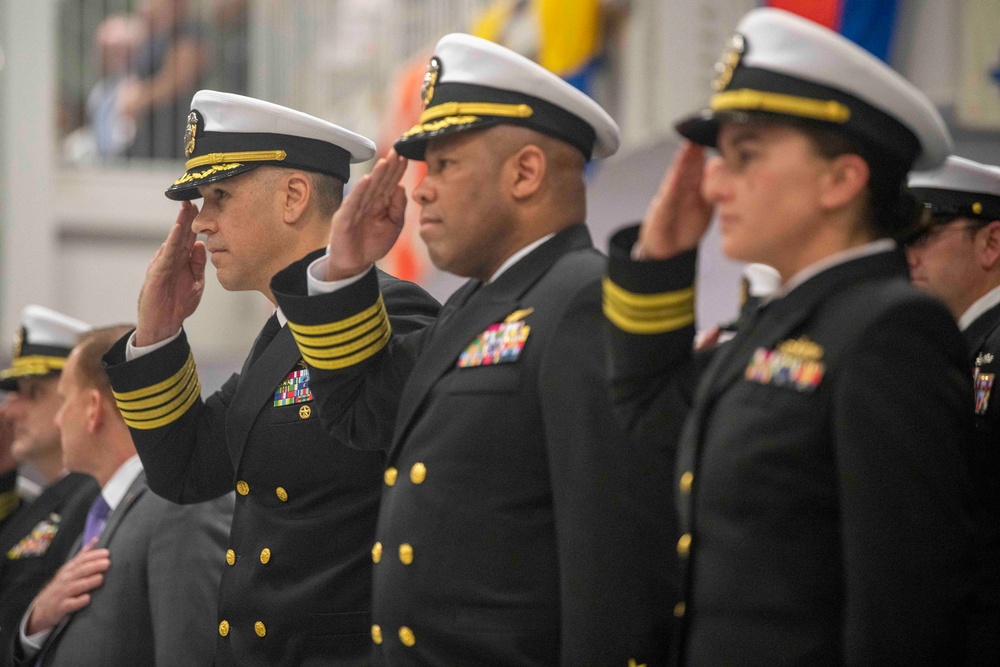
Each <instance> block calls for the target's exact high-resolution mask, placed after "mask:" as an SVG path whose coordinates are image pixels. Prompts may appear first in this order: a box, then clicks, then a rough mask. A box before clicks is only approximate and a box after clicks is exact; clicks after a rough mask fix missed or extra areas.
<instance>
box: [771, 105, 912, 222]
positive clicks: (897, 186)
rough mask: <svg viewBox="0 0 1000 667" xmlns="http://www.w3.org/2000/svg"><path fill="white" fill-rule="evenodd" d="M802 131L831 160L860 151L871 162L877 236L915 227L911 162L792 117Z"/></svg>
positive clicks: (870, 214) (870, 212)
mask: <svg viewBox="0 0 1000 667" xmlns="http://www.w3.org/2000/svg"><path fill="white" fill-rule="evenodd" d="M788 123H789V124H790V125H792V126H793V127H795V128H797V129H799V130H801V131H802V133H803V134H805V135H806V136H807V137H809V139H810V141H812V143H813V145H814V146H815V147H816V150H817V152H818V153H819V154H820V155H822V156H823V157H825V158H827V159H828V160H832V159H833V158H835V157H838V156H840V155H848V154H854V155H859V156H861V158H862V159H863V160H864V161H865V162H867V163H868V170H869V176H868V186H867V188H866V189H867V197H866V200H865V207H864V213H863V215H864V217H865V221H866V223H867V224H868V226H869V227H870V229H871V230H872V232H874V234H875V236H876V237H877V238H885V237H888V238H893V239H895V238H897V237H898V236H899V235H900V234H901V233H902V232H904V231H905V230H908V229H911V228H912V227H913V225H914V224H915V223H916V220H917V216H918V215H919V214H920V206H919V204H918V202H917V200H916V199H915V198H914V197H913V196H912V195H911V194H910V192H909V190H907V189H906V175H907V172H908V171H909V165H903V164H900V163H899V161H897V160H891V159H889V158H888V157H887V156H885V155H883V154H880V153H879V152H877V151H876V150H875V149H873V148H870V147H868V146H866V145H864V144H862V143H861V142H859V141H857V140H855V139H854V138H852V137H850V136H848V135H846V134H844V133H843V132H840V131H838V130H837V129H835V128H832V127H829V126H827V125H822V124H820V123H814V122H810V121H807V120H797V119H788Z"/></svg>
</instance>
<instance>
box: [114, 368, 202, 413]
mask: <svg viewBox="0 0 1000 667" xmlns="http://www.w3.org/2000/svg"><path fill="white" fill-rule="evenodd" d="M200 386H201V382H199V381H198V376H197V375H192V376H191V378H190V379H189V380H188V381H187V383H186V384H184V385H182V386H181V387H179V390H178V391H171V392H170V394H162V395H161V396H157V398H158V399H160V400H159V401H157V403H156V405H155V406H154V407H147V408H143V409H140V410H131V409H129V408H130V407H131V406H129V405H128V404H127V403H118V410H119V411H120V412H121V413H122V417H124V418H125V419H154V418H156V417H162V416H163V415H165V414H167V413H169V412H172V411H173V410H174V409H175V408H176V407H177V406H178V405H180V404H181V403H183V402H184V401H185V400H186V399H187V397H188V396H189V395H190V393H191V389H192V387H193V388H195V389H198V388H199V387H200Z"/></svg>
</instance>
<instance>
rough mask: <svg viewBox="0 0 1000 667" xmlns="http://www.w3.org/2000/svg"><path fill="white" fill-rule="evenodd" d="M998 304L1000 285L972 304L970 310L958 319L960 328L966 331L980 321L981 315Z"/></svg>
mask: <svg viewBox="0 0 1000 667" xmlns="http://www.w3.org/2000/svg"><path fill="white" fill-rule="evenodd" d="M998 303H1000V285H997V286H996V287H994V288H993V289H991V290H990V291H989V292H987V293H986V294H984V295H982V296H981V297H979V298H978V299H976V300H975V301H973V302H972V305H971V306H969V309H968V310H966V311H965V312H964V313H962V316H961V317H960V318H958V328H959V329H961V330H962V331H965V330H966V329H968V328H969V327H970V326H972V323H973V322H975V321H976V320H978V319H979V316H980V315H982V314H983V313H985V312H986V311H987V310H989V309H990V308H992V307H993V306H995V305H997V304H998Z"/></svg>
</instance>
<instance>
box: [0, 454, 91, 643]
mask: <svg viewBox="0 0 1000 667" xmlns="http://www.w3.org/2000/svg"><path fill="white" fill-rule="evenodd" d="M98 491H100V487H99V486H98V485H97V482H95V481H94V479H93V478H92V477H90V476H88V475H81V474H78V473H70V474H68V475H66V476H65V477H63V478H62V479H61V480H59V481H58V482H56V483H55V484H52V485H50V486H48V487H46V489H45V490H44V491H43V492H42V494H41V495H40V496H38V498H36V499H35V500H34V501H33V502H31V503H29V504H26V505H22V506H21V507H20V508H19V509H18V510H17V512H15V513H14V514H13V515H11V516H10V517H9V518H8V519H7V521H6V522H5V523H4V526H3V530H2V531H0V600H2V603H0V646H2V647H7V646H12V643H11V642H12V640H13V638H15V637H16V636H17V633H18V627H19V625H20V622H21V617H22V616H23V615H24V612H25V610H26V609H27V608H28V605H29V604H31V601H32V600H33V599H34V597H35V595H37V594H38V591H40V590H41V589H42V586H44V585H45V584H46V583H48V581H49V579H51V578H52V575H54V574H55V573H56V570H58V569H59V566H61V565H62V564H63V561H65V560H66V557H67V555H68V554H69V553H70V549H71V548H72V547H73V543H74V541H75V540H76V539H77V538H78V537H79V536H80V534H81V533H83V525H84V523H85V521H86V519H87V511H88V510H89V509H90V504H91V503H92V502H93V501H94V497H95V496H97V493H98Z"/></svg>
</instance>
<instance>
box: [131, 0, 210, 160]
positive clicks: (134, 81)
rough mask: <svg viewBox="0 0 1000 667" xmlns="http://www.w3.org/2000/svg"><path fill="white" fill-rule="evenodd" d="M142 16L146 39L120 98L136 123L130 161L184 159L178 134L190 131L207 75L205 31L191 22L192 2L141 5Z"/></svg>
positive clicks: (155, 0)
mask: <svg viewBox="0 0 1000 667" xmlns="http://www.w3.org/2000/svg"><path fill="white" fill-rule="evenodd" d="M138 16H139V17H140V19H141V20H142V22H143V26H144V29H145V34H144V39H143V40H142V41H141V42H140V44H139V45H138V48H137V51H136V57H135V69H134V76H133V77H130V78H129V79H128V80H126V81H125V82H123V83H122V85H121V87H120V88H119V93H118V111H119V113H121V115H122V117H123V118H124V119H125V120H127V121H131V122H134V123H135V139H134V140H133V141H132V144H131V146H130V147H129V150H128V155H129V156H130V157H134V158H182V157H183V156H184V146H183V142H180V141H178V140H177V135H178V129H177V128H183V127H185V126H186V124H187V123H186V119H187V115H188V111H189V109H188V103H189V101H190V99H191V96H192V95H193V94H194V92H195V91H196V90H198V88H200V87H201V82H202V77H203V75H204V73H205V68H206V64H207V62H208V57H207V53H206V50H205V46H204V44H203V39H204V33H205V26H204V25H202V24H201V23H200V22H198V21H196V20H195V19H194V18H193V17H192V16H191V14H190V12H189V5H188V0H142V2H141V3H140V5H139V8H138Z"/></svg>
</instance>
